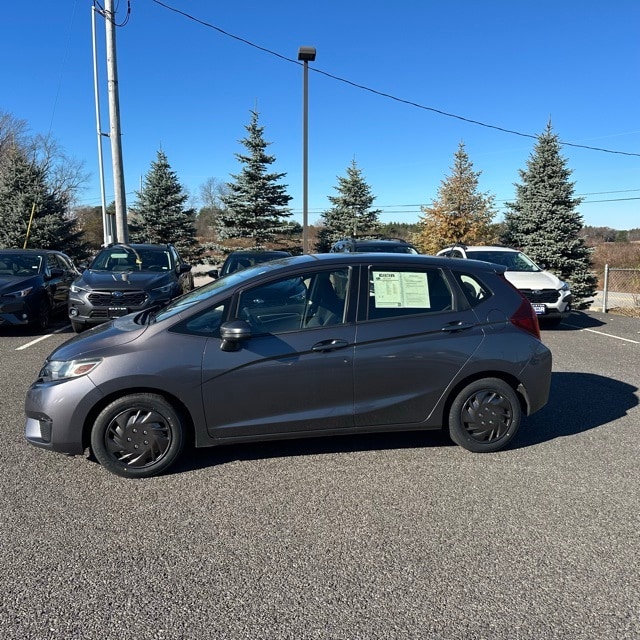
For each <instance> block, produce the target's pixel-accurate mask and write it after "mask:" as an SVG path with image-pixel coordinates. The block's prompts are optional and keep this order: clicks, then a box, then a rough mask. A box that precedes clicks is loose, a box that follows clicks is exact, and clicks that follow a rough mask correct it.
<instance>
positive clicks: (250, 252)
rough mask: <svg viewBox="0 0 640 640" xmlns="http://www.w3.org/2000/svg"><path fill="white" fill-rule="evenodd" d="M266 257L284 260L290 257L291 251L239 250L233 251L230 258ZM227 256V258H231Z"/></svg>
mask: <svg viewBox="0 0 640 640" xmlns="http://www.w3.org/2000/svg"><path fill="white" fill-rule="evenodd" d="M237 255H243V256H264V255H273V256H282V257H283V258H285V257H287V256H290V255H291V253H289V251H280V250H276V249H237V250H235V251H232V252H231V253H230V254H229V256H237ZM229 256H227V257H229Z"/></svg>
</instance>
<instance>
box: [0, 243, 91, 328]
mask: <svg viewBox="0 0 640 640" xmlns="http://www.w3.org/2000/svg"><path fill="white" fill-rule="evenodd" d="M78 275H79V272H78V270H77V269H76V268H75V267H74V265H73V262H72V261H71V258H69V256H67V255H65V254H64V253H61V252H59V251H51V250H48V249H1V250H0V326H8V325H28V324H30V325H33V326H35V327H37V328H39V329H43V330H44V329H46V328H47V327H48V326H49V322H50V319H51V314H52V313H56V312H62V311H63V310H65V309H66V308H67V298H68V297H69V288H70V287H71V283H72V282H73V281H74V280H75V278H77V277H78Z"/></svg>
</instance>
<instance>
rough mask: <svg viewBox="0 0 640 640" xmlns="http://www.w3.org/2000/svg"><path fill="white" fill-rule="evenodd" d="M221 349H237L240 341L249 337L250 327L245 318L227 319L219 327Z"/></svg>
mask: <svg viewBox="0 0 640 640" xmlns="http://www.w3.org/2000/svg"><path fill="white" fill-rule="evenodd" d="M220 337H221V338H222V344H221V345H220V349H221V351H238V349H239V348H240V343H241V342H243V341H244V340H248V339H249V338H250V337H251V327H250V326H249V323H248V322H246V321H245V320H229V322H225V323H224V324H223V325H222V326H221V327H220Z"/></svg>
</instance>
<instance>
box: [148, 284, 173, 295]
mask: <svg viewBox="0 0 640 640" xmlns="http://www.w3.org/2000/svg"><path fill="white" fill-rule="evenodd" d="M171 289H173V285H172V284H165V285H164V286H163V287H158V288H157V289H152V291H153V292H154V293H171Z"/></svg>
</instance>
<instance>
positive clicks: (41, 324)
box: [33, 297, 51, 331]
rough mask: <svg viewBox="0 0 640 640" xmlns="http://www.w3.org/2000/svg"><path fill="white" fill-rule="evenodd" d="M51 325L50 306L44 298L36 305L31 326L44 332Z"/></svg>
mask: <svg viewBox="0 0 640 640" xmlns="http://www.w3.org/2000/svg"><path fill="white" fill-rule="evenodd" d="M50 323H51V306H50V305H49V301H48V300H47V298H46V297H43V298H42V300H40V304H39V305H38V312H37V315H36V317H35V318H34V321H33V324H34V325H35V326H36V327H37V328H38V329H40V331H46V330H47V329H48V328H49V324H50Z"/></svg>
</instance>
